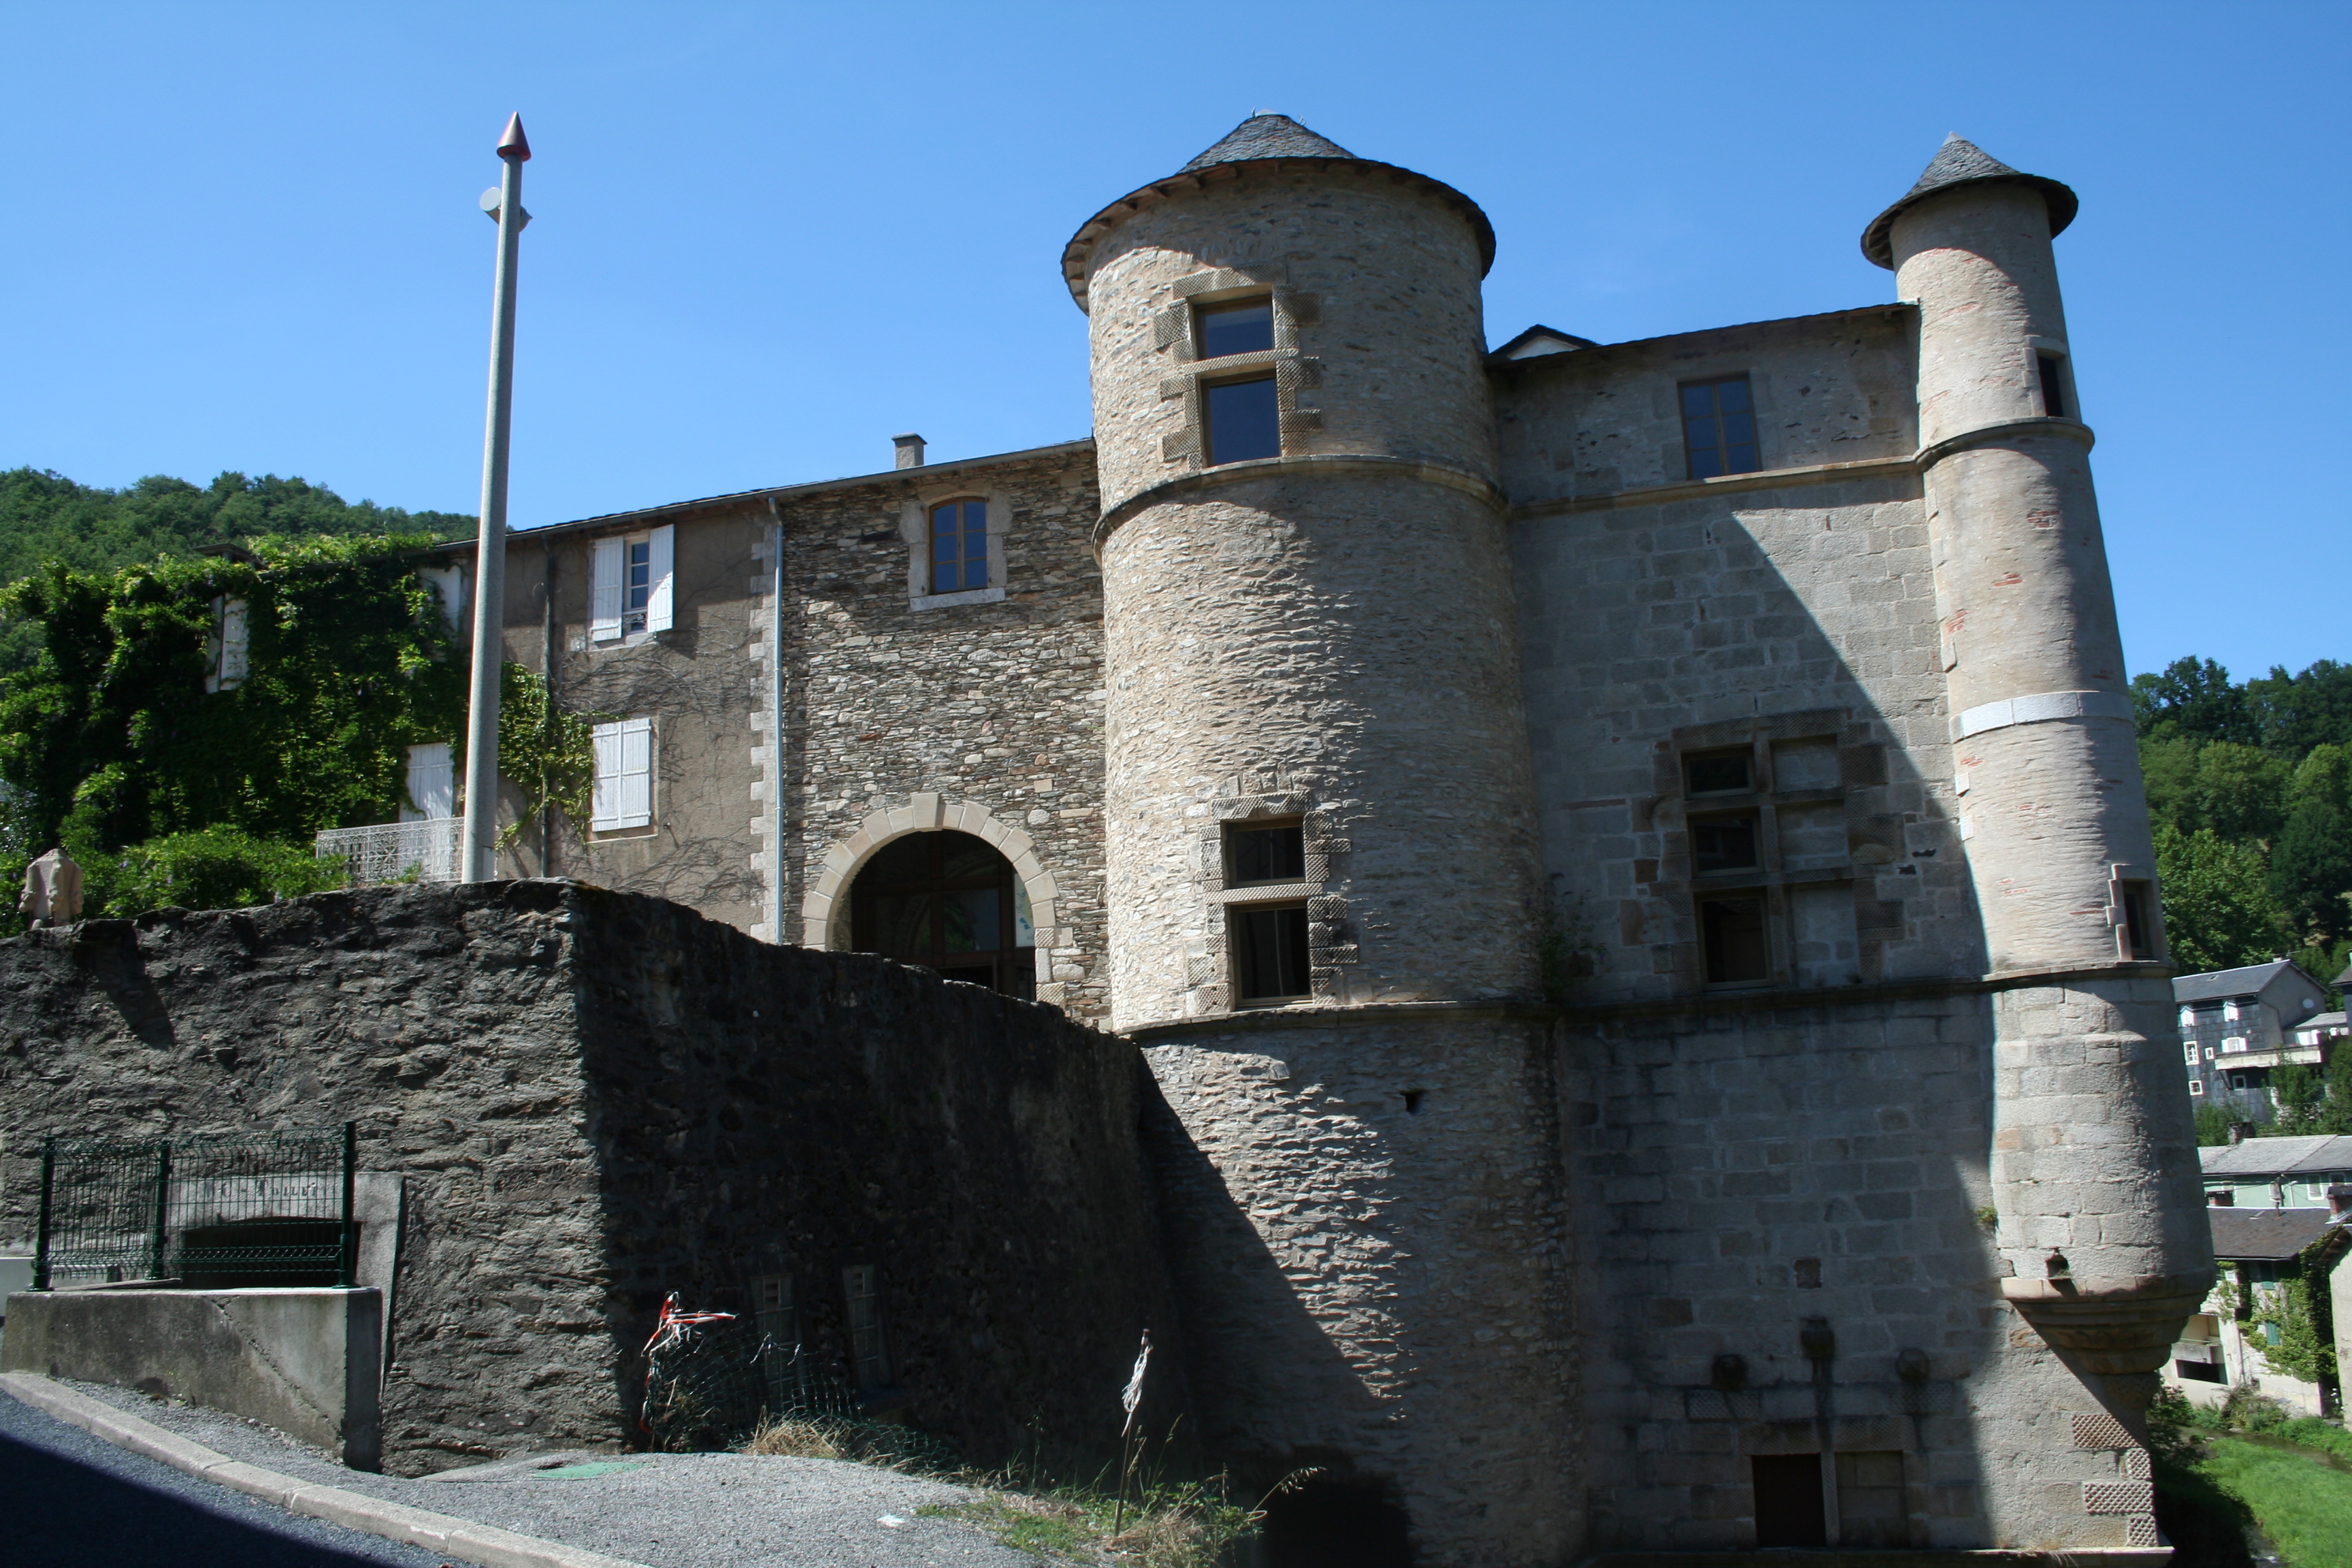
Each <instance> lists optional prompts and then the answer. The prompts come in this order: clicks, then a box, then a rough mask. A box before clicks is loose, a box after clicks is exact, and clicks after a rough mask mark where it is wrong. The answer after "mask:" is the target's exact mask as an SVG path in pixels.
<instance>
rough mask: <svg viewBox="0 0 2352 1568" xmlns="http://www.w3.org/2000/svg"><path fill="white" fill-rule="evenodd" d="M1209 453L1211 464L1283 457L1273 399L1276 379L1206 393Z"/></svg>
mask: <svg viewBox="0 0 2352 1568" xmlns="http://www.w3.org/2000/svg"><path fill="white" fill-rule="evenodd" d="M1202 402H1203V404H1204V405H1205V409H1204V412H1205V413H1206V414H1207V416H1208V426H1209V427H1208V430H1207V432H1206V434H1207V436H1208V449H1209V461H1210V462H1211V463H1245V462H1248V461H1250V460H1251V459H1252V458H1279V457H1280V456H1282V426H1281V421H1280V418H1279V416H1278V414H1277V412H1276V401H1275V395H1274V377H1272V376H1270V375H1268V376H1261V377H1259V378H1258V379H1257V380H1255V381H1229V382H1226V383H1225V384H1223V385H1222V386H1212V387H1209V388H1207V389H1206V390H1205V393H1204V395H1203V397H1202Z"/></svg>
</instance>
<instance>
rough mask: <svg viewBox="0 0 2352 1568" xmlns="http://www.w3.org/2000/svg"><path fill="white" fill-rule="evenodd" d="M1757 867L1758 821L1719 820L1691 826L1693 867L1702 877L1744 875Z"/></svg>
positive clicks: (1739, 818)
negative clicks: (1717, 873) (1723, 873)
mask: <svg viewBox="0 0 2352 1568" xmlns="http://www.w3.org/2000/svg"><path fill="white" fill-rule="evenodd" d="M1755 864H1756V819H1755V818H1754V817H1752V816H1718V817H1713V818H1702V819H1701V820H1699V821H1697V822H1694V823H1692V824H1691V867H1692V869H1693V870H1695V871H1696V872H1698V873H1699V875H1701V876H1705V875H1706V874H1707V873H1708V872H1711V871H1744V870H1748V869H1749V868H1752V867H1753V866H1754V865H1755Z"/></svg>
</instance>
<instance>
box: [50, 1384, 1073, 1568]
mask: <svg viewBox="0 0 2352 1568" xmlns="http://www.w3.org/2000/svg"><path fill="white" fill-rule="evenodd" d="M67 1386H68V1387H69V1388H72V1389H73V1390H74V1391H75V1392H77V1393H79V1394H87V1395H89V1397H90V1398H92V1399H95V1400H98V1401H100V1403H102V1404H106V1405H112V1406H114V1407H115V1408H116V1409H118V1410H124V1411H128V1412H130V1413H131V1414H132V1415H137V1416H140V1417H142V1419H144V1420H148V1421H152V1422H153V1423H154V1424H155V1425H156V1426H161V1427H163V1428H164V1429H166V1430H167V1431H171V1432H176V1433H178V1434H180V1435H181V1436H185V1437H189V1438H193V1439H194V1441H196V1442H199V1443H202V1444H204V1445H205V1447H208V1448H214V1449H217V1450H218V1451H219V1452H221V1453H224V1454H226V1455H227V1456H228V1457H229V1458H233V1459H242V1460H244V1461H245V1462H246V1463H247V1464H249V1465H258V1466H260V1467H261V1468H264V1469H268V1470H275V1471H277V1472H278V1474H279V1475H283V1476H291V1477H294V1478H295V1479H299V1480H306V1481H317V1482H323V1483H325V1484H327V1485H330V1486H336V1487H341V1488H342V1489H344V1490H346V1491H352V1492H358V1493H360V1494H361V1495H362V1496H364V1497H374V1498H384V1499H387V1500H391V1501H394V1502H402V1503H406V1504H408V1505H409V1506H410V1507H412V1508H424V1509H431V1510H433V1511H434V1512H436V1513H446V1514H453V1515H455V1516H457V1518H459V1519H468V1520H473V1521H477V1522H478V1523H483V1524H494V1525H497V1526H499V1528H500V1529H503V1530H511V1531H519V1532H520V1533H521V1534H524V1535H536V1536H539V1537H540V1538H541V1539H542V1540H547V1541H561V1542H566V1543H568V1544H571V1545H574V1546H584V1547H587V1548H589V1549H590V1550H592V1551H595V1552H604V1553H606V1554H607V1555H610V1556H614V1557H620V1558H625V1559H626V1560H628V1561H630V1562H633V1563H644V1564H646V1568H930V1565H932V1564H950V1565H953V1568H1037V1560H1036V1559H1035V1558H1034V1557H1032V1556H1030V1555H1028V1554H1027V1553H1026V1552H1016V1551H1014V1550H1013V1549H1012V1548H1011V1547H1008V1546H1003V1545H1000V1544H999V1543H998V1542H996V1541H995V1540H994V1538H992V1537H991V1536H989V1535H987V1534H985V1533H984V1532H982V1531H980V1530H978V1529H976V1528H975V1527H973V1526H971V1525H968V1524H964V1523H961V1522H960V1521H954V1520H942V1519H921V1518H918V1517H917V1515H916V1511H915V1510H918V1509H919V1508H921V1507H923V1506H924V1505H925V1504H927V1503H956V1502H962V1501H966V1500H969V1499H971V1497H972V1496H973V1495H974V1494H973V1493H971V1491H969V1490H967V1489H963V1488H961V1487H952V1486H948V1485H944V1484H942V1483H940V1482H938V1481H926V1480H919V1479H915V1478H914V1477H911V1476H902V1475H899V1474H898V1473H897V1472H895V1471H891V1470H884V1469H877V1468H874V1467H873V1466H870V1465H852V1464H845V1463H842V1462H840V1461H838V1460H833V1459H781V1458H754V1457H753V1456H751V1455H748V1454H598V1453H541V1454H528V1455H522V1456H519V1457H516V1458H508V1459H501V1460H499V1461H496V1462H495V1463H491V1464H486V1465H478V1466H474V1467H470V1468H466V1469H458V1470H445V1471H443V1472H442V1473H441V1474H439V1475H438V1476H435V1477H433V1478H431V1479H424V1480H408V1479H403V1478H400V1477H397V1476H375V1475H368V1474H365V1473H363V1472H362V1471H358V1470H347V1469H345V1468H342V1466H341V1465H339V1464H337V1463H336V1462H335V1461H334V1460H333V1459H332V1458H330V1457H329V1456H328V1455H327V1454H325V1453H323V1452H322V1451H320V1450H319V1449H316V1448H312V1447H308V1446H307V1445H305V1444H301V1443H298V1442H296V1441H295V1440H294V1439H292V1438H290V1437H289V1436H285V1435H284V1434H283V1433H279V1432H277V1431H273V1430H271V1429H270V1428H268V1427H266V1426H257V1425H256V1424H255V1423H253V1422H249V1421H246V1420H243V1419H241V1418H239V1417H237V1416H234V1415H221V1414H220V1413H218V1412H216V1411H211V1410H199V1409H195V1408H193V1407H191V1406H188V1405H166V1404H163V1403H162V1402H161V1401H158V1400H154V1399H150V1398H148V1397H147V1396H146V1395H145V1394H138V1393H134V1392H132V1391H131V1390H129V1389H122V1388H113V1387H109V1386H106V1385H104V1384H89V1383H73V1384H67ZM6 1403H7V1405H9V1406H11V1407H12V1408H13V1409H14V1410H18V1411H24V1410H25V1407H24V1406H23V1405H17V1404H16V1401H14V1400H8V1401H6ZM26 1414H27V1415H38V1414H39V1413H38V1412H33V1411H26ZM75 1436H79V1437H82V1438H83V1439H84V1440H85V1441H86V1442H89V1443H91V1444H93V1445H96V1446H97V1447H101V1448H104V1449H105V1450H106V1452H108V1453H110V1454H121V1450H119V1449H116V1448H114V1447H111V1446H110V1445H108V1444H103V1443H100V1442H99V1440H98V1439H97V1438H95V1437H89V1436H88V1435H87V1434H84V1433H81V1432H79V1430H76V1431H75ZM121 1457H122V1458H126V1459H128V1458H137V1456H133V1455H127V1454H121ZM141 1462H142V1463H144V1462H146V1461H143V1460H142V1461H141ZM156 1468H159V1469H161V1468H163V1467H161V1466H157V1467H156ZM166 1473H167V1474H170V1475H172V1476H173V1477H174V1478H176V1479H181V1480H182V1482H183V1484H184V1485H186V1486H189V1487H201V1488H204V1489H206V1490H208V1491H211V1492H215V1493H218V1494H220V1495H223V1496H234V1495H236V1494H232V1493H229V1492H228V1491H227V1489H226V1488H221V1487H217V1486H215V1485H214V1484H213V1483H211V1482H208V1481H196V1480H194V1479H186V1478H179V1476H178V1472H177V1471H166ZM250 1506H253V1507H257V1508H267V1507H268V1505H266V1504H261V1503H252V1504H251V1505H250ZM269 1511H270V1512H272V1513H278V1517H279V1518H281V1519H283V1518H286V1517H287V1516H286V1515H284V1514H283V1513H279V1512H278V1510H276V1509H270V1510H269ZM322 1528H323V1527H322ZM344 1533H346V1534H348V1533H349V1532H348V1531H346V1532H344ZM378 1544H380V1545H383V1546H385V1547H387V1548H389V1547H390V1545H391V1543H390V1542H379V1543H378ZM401 1550H406V1549H405V1548H403V1549H401ZM378 1560H380V1561H383V1562H386V1563H411V1562H415V1561H420V1559H415V1558H411V1557H398V1558H394V1557H391V1556H385V1557H383V1558H381V1559H378ZM321 1561H324V1562H333V1561H335V1560H334V1559H332V1558H326V1559H321ZM421 1561H425V1562H427V1563H429V1562H431V1561H433V1560H432V1559H430V1558H425V1559H421Z"/></svg>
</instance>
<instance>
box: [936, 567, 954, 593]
mask: <svg viewBox="0 0 2352 1568" xmlns="http://www.w3.org/2000/svg"><path fill="white" fill-rule="evenodd" d="M955 591H956V568H955V567H954V566H953V565H952V564H947V565H939V566H934V567H932V568H931V592H932V593H934V594H952V593H954V592H955Z"/></svg>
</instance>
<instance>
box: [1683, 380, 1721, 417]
mask: <svg viewBox="0 0 2352 1568" xmlns="http://www.w3.org/2000/svg"><path fill="white" fill-rule="evenodd" d="M1714 412H1715V388H1714V387H1712V386H1708V385H1706V384H1700V385H1697V386H1685V387H1684V388H1683V413H1684V414H1685V416H1689V417H1691V418H1699V417H1702V416H1706V415H1710V414H1713V413H1714Z"/></svg>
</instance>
